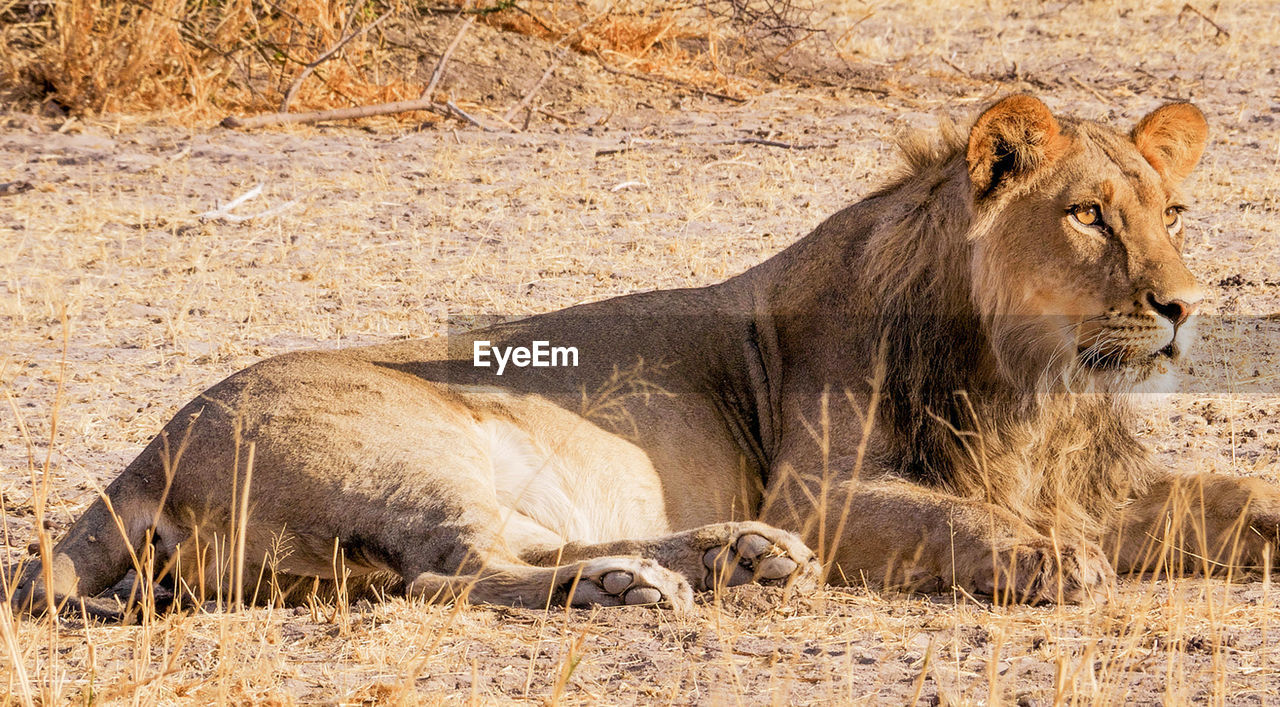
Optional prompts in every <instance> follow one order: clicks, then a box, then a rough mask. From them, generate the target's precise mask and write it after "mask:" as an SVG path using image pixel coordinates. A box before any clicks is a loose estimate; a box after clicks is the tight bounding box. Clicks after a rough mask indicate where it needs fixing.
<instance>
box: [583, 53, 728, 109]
mask: <svg viewBox="0 0 1280 707" xmlns="http://www.w3.org/2000/svg"><path fill="white" fill-rule="evenodd" d="M594 53H595V57H596V61H598V62H600V66H601V67H602V68H603V69H604V70H605V71H608V72H609V73H611V74H618V75H619V76H629V77H631V78H633V79H640V80H641V81H652V82H653V83H664V84H667V85H668V86H680V87H681V88H684V89H688V90H690V91H696V92H698V93H701V94H702V95H704V96H711V97H712V98H719V99H720V100H722V101H732V102H734V103H746V102H747V99H745V98H738V97H737V96H730V95H728V94H726V93H717V92H715V91H708V90H706V89H703V88H699V87H698V86H695V85H694V84H691V83H689V82H687V81H681V80H680V79H673V78H670V77H667V76H662V75H660V74H638V73H636V72H634V71H627V70H626V69H619V68H617V67H615V66H610V65H609V62H607V61H605V60H604V57H602V56H600V52H599V51H596V52H594Z"/></svg>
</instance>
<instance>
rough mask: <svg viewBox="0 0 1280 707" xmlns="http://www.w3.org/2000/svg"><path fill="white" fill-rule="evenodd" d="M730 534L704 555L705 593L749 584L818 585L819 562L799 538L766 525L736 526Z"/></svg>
mask: <svg viewBox="0 0 1280 707" xmlns="http://www.w3.org/2000/svg"><path fill="white" fill-rule="evenodd" d="M726 531H727V532H726V533H725V537H723V538H722V539H721V540H720V542H719V543H717V544H716V545H713V546H712V547H710V548H708V549H706V550H705V551H704V552H703V554H702V564H703V567H704V568H705V570H706V574H705V576H704V578H703V588H704V589H714V588H717V587H726V586H728V587H732V586H737V585H739V584H747V583H749V582H757V583H760V584H770V585H777V586H792V587H796V588H800V589H811V588H814V587H816V586H817V585H818V581H819V579H820V574H821V572H820V568H819V565H818V561H817V558H816V557H815V556H814V553H813V551H812V550H810V549H809V547H808V546H807V545H805V544H804V541H802V540H801V539H800V538H799V537H798V536H796V535H794V534H792V533H789V532H787V531H785V530H780V529H778V528H775V527H773V526H771V525H766V524H764V523H734V524H732V525H731V526H729V527H727V528H726Z"/></svg>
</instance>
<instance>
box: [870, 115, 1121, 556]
mask: <svg viewBox="0 0 1280 707" xmlns="http://www.w3.org/2000/svg"><path fill="white" fill-rule="evenodd" d="M1073 132H1074V131H1073ZM966 145H967V137H966V131H964V130H962V129H961V128H960V127H959V126H957V125H956V124H955V123H953V122H944V123H942V125H941V126H940V127H939V129H938V130H937V131H935V132H931V133H926V132H913V133H910V134H908V135H906V136H904V137H903V138H902V139H901V140H900V141H899V147H900V150H901V155H902V157H903V160H904V165H903V167H902V168H901V169H900V171H899V172H898V173H897V175H896V176H895V178H894V180H893V181H892V182H891V183H890V184H889V185H888V186H886V187H884V188H882V189H880V190H879V191H877V192H875V193H874V194H872V196H870V197H869V198H868V199H867V201H866V202H864V204H866V205H867V207H868V208H870V209H873V210H874V211H875V213H876V216H875V219H874V223H875V226H874V228H872V229H871V231H870V232H869V233H868V234H867V235H866V236H865V240H862V241H861V243H859V244H857V250H856V253H854V254H853V255H852V256H851V258H850V261H851V262H850V264H851V266H852V270H853V277H854V278H855V280H856V284H855V285H854V287H855V288H856V289H857V291H859V292H860V293H862V294H863V295H864V296H865V299H864V300H863V301H862V303H861V304H860V305H859V306H858V311H857V312H856V313H855V316H857V317H858V318H859V319H858V321H862V322H866V323H867V329H866V331H868V332H879V334H880V336H879V337H876V336H867V337H865V338H867V339H873V340H874V343H873V344H872V346H874V345H875V344H880V345H881V346H882V348H879V349H878V350H874V349H864V350H863V352H862V353H863V354H864V355H866V356H868V359H867V360H877V359H879V360H882V361H883V363H884V365H885V376H884V384H883V389H882V391H881V392H882V394H883V401H884V402H883V403H882V409H881V413H880V414H881V422H882V425H883V427H882V430H885V431H887V432H888V433H889V434H888V435H887V437H888V439H889V440H890V444H891V447H892V449H891V450H885V451H886V453H885V454H884V455H883V456H884V457H885V458H886V459H893V460H895V461H897V462H898V468H897V472H896V473H897V474H899V475H901V476H902V477H904V478H907V479H910V480H912V481H916V482H920V483H924V484H927V485H930V486H934V487H936V488H940V489H943V490H946V491H948V492H951V493H955V494H958V495H961V496H965V497H972V498H980V499H983V500H986V501H988V502H994V503H997V504H999V505H1001V506H1003V507H1006V508H1009V509H1010V510H1012V511H1013V512H1014V513H1015V514H1017V515H1019V516H1021V517H1022V518H1024V519H1025V520H1027V521H1028V522H1029V523H1031V524H1032V525H1033V526H1036V527H1039V528H1041V529H1044V528H1046V527H1058V528H1060V529H1061V528H1062V527H1063V526H1064V525H1065V526H1069V527H1072V528H1075V529H1078V530H1080V531H1083V532H1089V531H1091V530H1097V526H1098V523H1099V522H1100V521H1101V519H1102V518H1104V517H1105V516H1107V515H1108V514H1109V513H1111V512H1113V511H1114V510H1115V508H1116V504H1117V503H1118V502H1119V499H1121V498H1123V497H1124V495H1125V494H1126V493H1128V491H1129V490H1130V487H1131V485H1133V484H1134V483H1135V482H1136V483H1139V484H1140V483H1142V480H1141V478H1137V479H1135V478H1134V475H1133V469H1134V466H1135V465H1140V462H1141V460H1143V459H1145V451H1144V450H1143V448H1142V447H1141V445H1140V443H1139V442H1138V441H1137V440H1136V439H1135V438H1134V437H1133V436H1132V434H1131V433H1130V432H1129V424H1128V423H1129V417H1130V416H1129V414H1128V412H1127V407H1126V406H1125V405H1124V400H1123V396H1116V395H1112V394H1103V393H1099V394H1087V395H1086V394H1077V393H1072V392H1070V391H1069V390H1065V389H1062V388H1061V387H1057V388H1055V387H1052V386H1050V385H1048V384H1047V383H1046V381H1055V380H1061V379H1062V378H1061V372H1059V371H1046V369H1045V364H1044V362H1042V361H1037V360H1036V359H1035V358H1034V357H1033V356H1031V355H1029V352H1031V351H1032V350H1034V348H1035V344H1036V342H1035V341H1034V340H1033V339H1031V337H1032V336H1034V332H1031V331H1030V330H1028V329H1027V328H1019V327H1016V326H1013V327H1009V326H993V323H992V321H991V320H990V319H988V318H984V317H983V316H982V315H981V314H980V309H979V305H978V303H979V302H981V301H982V299H983V298H984V297H990V296H992V293H991V292H985V291H981V288H986V287H990V286H991V285H990V283H986V282H976V281H975V278H974V276H973V272H972V269H973V261H974V247H975V243H976V242H977V240H978V239H980V238H985V239H992V240H991V241H989V242H988V247H992V248H994V250H996V251H998V250H999V247H1000V241H999V239H1000V234H999V233H997V232H994V231H992V230H990V229H991V227H990V223H991V219H990V218H989V217H981V218H979V217H976V216H975V213H974V203H973V197H972V195H971V192H972V188H971V184H970V180H969V174H968V170H967V163H966V160H965V148H966ZM991 243H994V245H991ZM881 337H882V338H881ZM881 342H882V344H881ZM1002 353H1004V354H1005V355H1002ZM1063 365H1064V366H1065V367H1070V366H1074V365H1075V362H1074V360H1072V361H1070V362H1067V363H1065V364H1063ZM886 428H887V430H886ZM1028 470H1034V471H1028ZM1040 470H1042V471H1043V473H1037V471H1040ZM1059 532H1061V530H1060V531H1059Z"/></svg>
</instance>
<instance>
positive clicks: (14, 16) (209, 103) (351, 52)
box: [0, 0, 798, 124]
mask: <svg viewBox="0 0 1280 707" xmlns="http://www.w3.org/2000/svg"><path fill="white" fill-rule="evenodd" d="M790 2H791V0H772V4H773V5H776V6H777V7H776V8H775V10H774V14H776V15H777V16H778V18H779V19H780V20H785V19H788V18H790V17H791V15H795V14H798V13H794V12H790V9H791V8H790V4H789V3H790ZM736 5H737V3H736V2H730V1H729V0H725V2H719V3H716V2H713V3H710V4H706V3H662V2H652V0H629V1H619V0H613V1H611V2H607V3H602V2H597V3H581V2H579V3H561V2H555V1H554V0H533V1H532V2H521V3H519V4H517V3H514V2H510V1H509V0H501V1H499V2H497V3H495V4H487V3H484V2H479V3H477V2H474V1H473V0H440V2H437V3H431V2H419V3H404V2H402V0H359V1H358V2H354V3H346V2H339V1H338V0H281V2H273V1H271V0H225V1H219V2H204V1H202V0H155V1H154V2H147V3H140V2H133V1H132V0H50V1H49V2H41V1H40V0H7V4H5V5H0V18H3V19H4V20H5V23H4V24H3V25H2V26H0V42H3V44H4V45H5V47H6V51H5V53H4V58H3V60H2V61H3V63H2V64H0V68H2V69H3V74H0V91H5V92H6V94H7V95H8V96H9V97H10V99H19V100H21V99H25V100H26V101H36V102H46V103H47V102H52V103H55V104H57V105H59V106H61V107H62V108H63V109H65V110H68V111H70V112H71V113H72V114H74V115H96V114H101V113H117V112H128V113H135V114H136V113H141V114H147V115H150V116H152V117H155V118H162V119H165V120H168V121H171V122H177V123H180V124H190V123H192V122H195V121H205V120H209V119H211V118H215V117H221V116H223V115H226V114H228V113H256V112H264V111H272V110H276V109H277V108H278V107H279V106H281V104H282V101H283V99H284V97H285V96H286V95H287V94H289V91H290V89H291V87H293V85H294V83H295V82H296V81H297V80H298V79H299V78H300V77H303V79H304V80H302V81H301V82H300V83H298V85H297V87H296V88H295V89H294V90H296V94H295V95H294V96H292V97H291V99H290V100H289V101H288V104H289V108H290V109H291V110H295V111H297V110H307V109H323V108H333V107H340V106H350V105H367V104H373V103H381V102H389V101H396V100H406V99H411V98H417V97H418V96H419V95H420V94H421V93H422V91H423V88H424V87H425V85H426V83H427V79H428V75H429V73H430V72H422V71H420V70H419V67H418V65H417V61H411V62H408V63H407V62H406V59H407V58H412V57H413V54H414V53H416V54H418V55H421V54H422V53H424V52H428V51H434V52H437V53H436V54H435V57H438V56H439V54H438V52H439V51H440V49H441V48H442V47H440V48H437V47H428V46H426V45H425V44H420V45H417V46H408V45H406V44H405V43H404V42H403V41H402V38H403V36H406V32H407V36H410V37H412V36H413V32H412V31H410V30H412V29H413V28H414V27H415V26H417V25H420V24H423V23H430V24H429V26H430V27H433V28H434V30H433V33H434V34H436V35H440V37H438V38H437V39H441V40H443V39H444V35H447V34H452V33H453V30H454V28H453V27H452V26H451V25H449V24H448V23H445V22H438V21H436V20H438V19H440V18H444V19H447V18H449V17H453V16H458V15H467V16H473V17H478V18H479V19H480V21H481V23H483V24H487V25H489V26H492V27H495V28H500V29H503V30H508V31H514V32H517V33H520V34H524V35H528V36H531V37H537V38H542V39H547V40H549V41H551V42H554V43H556V44H557V45H559V46H567V47H570V48H571V49H573V50H574V51H576V52H578V53H580V54H582V55H584V56H589V57H600V58H601V59H602V60H608V61H610V62H614V63H616V64H618V65H619V66H620V67H621V68H623V69H625V70H628V71H633V72H641V73H650V72H656V73H658V74H661V75H665V76H668V77H671V78H675V79H677V80H682V81H686V82H692V83H695V84H697V85H699V86H703V87H707V88H724V87H726V86H728V85H729V84H730V78H729V77H728V76H727V75H726V74H725V73H724V72H723V71H722V70H721V69H720V67H719V66H718V63H717V47H718V46H719V45H720V44H722V43H723V42H726V41H730V40H731V39H734V38H737V39H738V40H739V41H741V37H742V32H743V31H744V30H746V31H750V30H752V29H753V26H751V25H747V26H745V27H744V26H742V25H741V24H736V25H735V24H734V20H735V19H742V15H741V13H738V14H736V15H735V13H733V12H731V11H730V10H732V8H733V7H734V6H736ZM722 6H725V7H722ZM384 14H385V15H387V17H383V15H384ZM388 19H389V20H390V21H388V22H385V23H384V22H383V20H388ZM746 20H747V21H748V22H751V21H755V22H761V20H760V19H759V18H757V17H756V16H755V15H747V16H746ZM775 24H776V23H775ZM769 26H772V25H769ZM388 30H392V31H391V32H390V33H388ZM760 31H762V32H765V33H766V34H774V35H778V34H782V35H785V34H786V33H787V32H789V30H785V29H781V30H780V29H775V30H765V29H763V28H760ZM348 38H349V41H346V42H343V41H342V40H344V39H348ZM690 39H696V40H698V41H695V42H693V43H690V42H686V41H683V40H690ZM339 47H340V49H339ZM335 50H337V51H335ZM408 50H412V52H410V51H408ZM312 71H314V73H312ZM304 72H305V74H306V75H305V76H304ZM418 117H419V116H414V115H410V116H405V118H408V119H414V118H418Z"/></svg>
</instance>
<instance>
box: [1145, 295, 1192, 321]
mask: <svg viewBox="0 0 1280 707" xmlns="http://www.w3.org/2000/svg"><path fill="white" fill-rule="evenodd" d="M1147 304H1149V305H1151V308H1152V309H1154V310H1155V311H1156V313H1157V314H1159V315H1160V316H1162V317H1164V318H1165V319H1168V320H1169V321H1171V322H1173V326H1174V327H1175V328H1176V327H1179V326H1182V323H1183V322H1185V321H1187V318H1188V317H1190V316H1191V313H1192V312H1194V311H1195V309H1196V303H1195V302H1188V301H1186V300H1182V299H1171V300H1169V301H1167V302H1166V301H1162V300H1161V299H1160V298H1159V297H1156V294H1155V293H1154V292H1148V293H1147Z"/></svg>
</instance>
